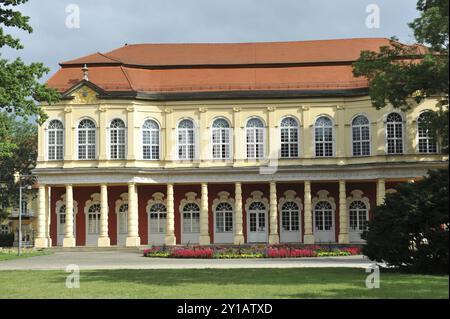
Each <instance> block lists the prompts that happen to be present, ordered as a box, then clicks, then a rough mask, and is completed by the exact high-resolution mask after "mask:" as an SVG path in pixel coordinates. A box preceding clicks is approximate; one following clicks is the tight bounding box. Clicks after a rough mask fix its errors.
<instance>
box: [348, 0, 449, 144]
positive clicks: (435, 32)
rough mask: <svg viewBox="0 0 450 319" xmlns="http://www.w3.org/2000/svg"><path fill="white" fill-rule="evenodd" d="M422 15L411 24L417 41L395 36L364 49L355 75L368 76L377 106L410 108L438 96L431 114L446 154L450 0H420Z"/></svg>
mask: <svg viewBox="0 0 450 319" xmlns="http://www.w3.org/2000/svg"><path fill="white" fill-rule="evenodd" d="M417 9H418V10H419V11H420V12H421V15H420V17H419V18H417V19H415V20H414V21H413V22H411V23H409V26H410V27H411V28H412V29H413V31H414V36H415V39H416V41H417V44H416V45H403V44H401V43H399V42H398V41H397V39H396V38H394V37H393V38H392V39H391V43H390V46H384V47H381V48H380V51H379V52H372V51H363V52H361V55H360V58H359V59H358V61H356V62H355V63H354V65H353V74H354V75H355V76H357V77H359V76H364V77H366V78H367V79H368V80H369V95H370V97H371V100H372V104H373V106H374V107H376V108H377V109H380V108H383V107H385V106H386V105H388V104H391V105H392V106H393V107H394V108H400V109H402V110H408V109H411V108H413V107H415V106H416V105H417V103H420V102H421V101H422V100H424V99H425V98H427V97H432V96H434V97H438V98H439V99H440V102H439V104H438V105H437V106H438V110H437V111H434V112H433V113H432V115H431V117H430V126H431V128H432V129H433V131H434V132H435V135H436V137H437V140H438V142H439V144H440V146H441V150H442V152H445V153H448V143H449V141H448V129H449V127H448V119H449V114H448V106H449V73H448V67H449V65H448V53H449V52H448V49H449V47H448V45H449V29H448V28H449V19H448V9H449V0H419V1H418V3H417Z"/></svg>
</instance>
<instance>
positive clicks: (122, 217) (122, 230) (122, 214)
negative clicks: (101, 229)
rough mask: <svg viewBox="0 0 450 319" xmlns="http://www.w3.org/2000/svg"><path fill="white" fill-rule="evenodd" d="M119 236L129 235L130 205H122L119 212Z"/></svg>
mask: <svg viewBox="0 0 450 319" xmlns="http://www.w3.org/2000/svg"><path fill="white" fill-rule="evenodd" d="M117 218H118V221H119V234H128V204H122V205H120V207H119V210H118V211H117Z"/></svg>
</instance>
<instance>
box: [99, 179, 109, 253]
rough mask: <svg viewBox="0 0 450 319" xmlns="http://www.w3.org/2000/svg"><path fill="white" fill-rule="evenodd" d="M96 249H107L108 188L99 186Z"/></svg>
mask: <svg viewBox="0 0 450 319" xmlns="http://www.w3.org/2000/svg"><path fill="white" fill-rule="evenodd" d="M97 246H98V247H109V246H110V240H109V236H108V186H107V185H106V184H102V185H100V236H99V237H98V241H97Z"/></svg>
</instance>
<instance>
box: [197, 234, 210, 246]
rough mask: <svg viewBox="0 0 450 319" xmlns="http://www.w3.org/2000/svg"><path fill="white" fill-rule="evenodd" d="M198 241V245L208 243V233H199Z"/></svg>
mask: <svg viewBox="0 0 450 319" xmlns="http://www.w3.org/2000/svg"><path fill="white" fill-rule="evenodd" d="M198 243H199V245H210V244H211V239H210V238H209V235H200V237H199V239H198Z"/></svg>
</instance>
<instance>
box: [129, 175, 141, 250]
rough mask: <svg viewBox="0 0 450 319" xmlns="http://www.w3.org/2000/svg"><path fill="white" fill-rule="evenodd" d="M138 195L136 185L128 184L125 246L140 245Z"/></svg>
mask: <svg viewBox="0 0 450 319" xmlns="http://www.w3.org/2000/svg"><path fill="white" fill-rule="evenodd" d="M137 201H138V197H137V191H136V185H135V184H134V183H129V184H128V236H127V239H126V246H127V247H137V246H140V245H141V238H140V237H139V214H138V203H137Z"/></svg>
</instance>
